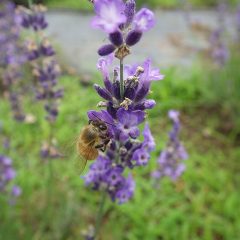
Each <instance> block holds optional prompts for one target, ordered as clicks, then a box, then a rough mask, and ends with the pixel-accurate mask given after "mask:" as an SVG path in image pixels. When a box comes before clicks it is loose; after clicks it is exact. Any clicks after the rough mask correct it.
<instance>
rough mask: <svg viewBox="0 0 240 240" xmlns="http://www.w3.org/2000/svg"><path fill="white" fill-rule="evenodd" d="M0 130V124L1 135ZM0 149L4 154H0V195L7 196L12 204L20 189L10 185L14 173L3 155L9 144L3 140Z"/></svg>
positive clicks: (10, 160)
mask: <svg viewBox="0 0 240 240" xmlns="http://www.w3.org/2000/svg"><path fill="white" fill-rule="evenodd" d="M2 128H3V126H2V125H1V122H0V134H1V135H2V131H3V129H2ZM0 140H2V139H0ZM1 147H2V148H3V150H4V153H3V152H2V153H0V195H4V196H7V198H8V199H9V202H10V204H14V203H15V200H16V198H17V197H18V196H19V195H20V194H21V188H20V187H19V186H17V185H13V184H12V182H13V180H14V178H15V177H16V171H15V169H14V167H13V163H12V159H11V158H9V157H8V156H7V154H6V153H5V152H7V150H8V149H9V142H8V141H7V140H6V139H3V143H2V146H1Z"/></svg>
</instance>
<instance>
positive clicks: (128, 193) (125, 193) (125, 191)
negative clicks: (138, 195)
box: [116, 175, 135, 204]
mask: <svg viewBox="0 0 240 240" xmlns="http://www.w3.org/2000/svg"><path fill="white" fill-rule="evenodd" d="M134 190H135V182H134V180H133V177H132V176H131V175H129V176H128V178H127V179H126V180H125V181H124V184H123V185H122V188H121V189H120V190H118V191H117V193H116V199H117V201H118V203H119V204H123V203H125V202H127V201H128V200H129V199H131V198H132V196H133V193H134Z"/></svg>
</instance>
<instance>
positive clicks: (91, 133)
mask: <svg viewBox="0 0 240 240" xmlns="http://www.w3.org/2000/svg"><path fill="white" fill-rule="evenodd" d="M93 116H94V117H95V119H94V120H91V119H90V120H89V124H88V125H87V126H85V127H84V128H83V129H82V131H81V132H80V135H79V137H78V139H77V142H76V150H77V154H78V156H79V157H80V160H81V172H82V171H83V170H84V168H85V166H86V163H87V161H91V160H95V159H96V158H97V157H98V155H99V150H100V151H102V152H105V151H106V148H107V145H108V144H109V142H110V140H111V138H110V134H109V128H108V126H107V124H110V123H107V122H105V121H103V120H101V119H100V118H99V117H98V116H96V115H95V114H93ZM110 125H112V124H110Z"/></svg>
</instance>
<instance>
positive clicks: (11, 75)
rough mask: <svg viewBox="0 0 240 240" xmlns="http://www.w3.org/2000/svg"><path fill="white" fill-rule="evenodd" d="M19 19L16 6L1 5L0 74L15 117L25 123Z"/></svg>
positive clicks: (5, 2) (3, 3) (22, 53)
mask: <svg viewBox="0 0 240 240" xmlns="http://www.w3.org/2000/svg"><path fill="white" fill-rule="evenodd" d="M19 35H20V25H19V18H18V15H17V14H16V11H15V5H14V4H13V3H11V2H8V1H3V2H1V3H0V74H1V80H2V85H3V86H4V88H5V90H6V91H7V96H8V99H9V102H10V104H11V108H12V112H13V116H14V118H15V119H16V120H18V121H23V120H24V119H25V115H24V113H23V111H22V107H21V92H20V89H21V88H20V87H19V85H21V81H20V80H21V78H22V67H23V64H24V63H25V60H26V58H25V55H24V49H23V47H22V45H21V42H20V37H19Z"/></svg>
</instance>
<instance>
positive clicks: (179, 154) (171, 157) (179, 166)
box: [152, 110, 188, 181]
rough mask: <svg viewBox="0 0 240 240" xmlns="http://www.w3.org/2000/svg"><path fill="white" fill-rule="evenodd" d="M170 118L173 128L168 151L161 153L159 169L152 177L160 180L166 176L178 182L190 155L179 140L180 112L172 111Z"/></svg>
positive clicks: (167, 147) (170, 133)
mask: <svg viewBox="0 0 240 240" xmlns="http://www.w3.org/2000/svg"><path fill="white" fill-rule="evenodd" d="M168 116H169V118H170V119H171V120H172V122H173V128H172V130H171V131H170V132H169V141H168V143H167V146H166V149H165V150H163V151H162V152H161V154H160V156H159V158H158V169H157V170H156V171H154V172H153V173H152V177H153V178H155V179H157V180H159V179H161V178H162V177H165V176H166V177H169V178H171V179H172V180H173V181H176V180H177V179H178V178H179V177H180V176H181V175H182V173H183V172H184V170H185V164H184V161H185V160H186V159H187V158H188V154H187V152H186V150H185V147H184V146H183V145H182V144H181V142H180V141H179V139H178V138H179V137H178V135H179V132H180V120H179V112H177V111H175V110H170V111H169V113H168Z"/></svg>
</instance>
